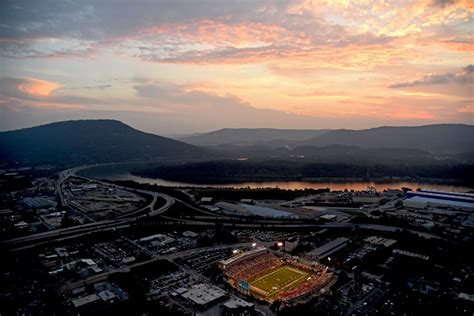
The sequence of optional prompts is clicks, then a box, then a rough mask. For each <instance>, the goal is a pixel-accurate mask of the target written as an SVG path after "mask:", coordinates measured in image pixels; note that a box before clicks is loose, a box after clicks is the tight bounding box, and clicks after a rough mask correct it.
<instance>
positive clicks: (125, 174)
mask: <svg viewBox="0 0 474 316" xmlns="http://www.w3.org/2000/svg"><path fill="white" fill-rule="evenodd" d="M128 170H129V169H128V168H122V167H120V166H113V167H111V166H108V167H92V168H88V169H84V170H82V171H80V172H79V174H81V175H84V176H87V177H92V178H97V179H108V180H112V181H116V180H132V181H136V182H139V183H149V184H157V185H163V186H178V187H188V186H192V187H215V188H223V187H233V188H247V187H250V188H252V189H256V188H276V187H278V188H280V189H291V190H295V189H321V188H329V189H331V191H343V190H346V189H347V190H354V191H362V190H366V189H367V187H368V186H372V187H375V188H376V189H377V191H383V190H385V189H400V188H402V187H406V188H410V189H412V190H416V189H418V188H423V189H430V190H438V191H456V192H468V191H474V188H472V187H466V186H458V185H452V184H438V183H428V182H414V181H390V182H387V181H384V182H376V181H311V182H308V181H277V182H268V181H267V182H240V183H224V184H222V183H219V184H212V183H209V184H202V183H200V184H193V183H185V182H177V181H168V180H163V179H151V178H145V177H140V176H135V175H132V174H130V172H129V171H128Z"/></svg>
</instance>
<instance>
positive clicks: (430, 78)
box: [389, 65, 474, 88]
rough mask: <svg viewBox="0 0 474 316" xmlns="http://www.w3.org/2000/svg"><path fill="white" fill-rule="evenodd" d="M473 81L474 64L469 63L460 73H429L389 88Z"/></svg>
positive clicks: (469, 82)
mask: <svg viewBox="0 0 474 316" xmlns="http://www.w3.org/2000/svg"><path fill="white" fill-rule="evenodd" d="M472 83H474V65H468V66H466V67H464V68H463V69H462V70H461V71H460V72H458V73H449V72H448V73H444V74H429V75H426V76H424V77H423V78H422V79H418V80H414V81H408V82H400V83H396V84H393V85H391V86H389V88H408V87H416V86H429V85H441V84H460V85H466V84H472Z"/></svg>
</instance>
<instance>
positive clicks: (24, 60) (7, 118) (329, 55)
mask: <svg viewBox="0 0 474 316" xmlns="http://www.w3.org/2000/svg"><path fill="white" fill-rule="evenodd" d="M473 15H474V5H473V2H471V1H455V0H419V1H383V0H380V1H377V0H364V1H349V0H333V1H265V0H258V1H257V0H255V1H233V0H215V1H211V0H204V1H197V0H185V1H184V0H169V1H151V0H150V1H143V0H138V1H122V0H116V1H113V0H107V1H100V0H98V1H75V0H70V1H51V0H46V1H34V0H31V1H21V0H20V1H18V0H14V1H9V0H2V1H1V2H0V129H1V130H9V129H17V128H22V127H28V126H33V125H37V124H40V123H47V122H53V121H59V120H65V119H77V118H115V119H120V120H122V121H124V122H125V123H128V124H131V125H132V126H134V127H136V128H139V129H143V130H146V131H150V132H155V133H160V134H164V135H168V134H175V133H192V132H204V131H211V130H215V129H219V128H223V127H276V128H305V129H307V128H311V129H319V128H354V129H360V128H368V127H375V126H380V125H424V124H435V123H467V124H474V121H473V102H474V101H473V96H474V84H473V83H474V82H473V79H474V55H473V52H474V24H473Z"/></svg>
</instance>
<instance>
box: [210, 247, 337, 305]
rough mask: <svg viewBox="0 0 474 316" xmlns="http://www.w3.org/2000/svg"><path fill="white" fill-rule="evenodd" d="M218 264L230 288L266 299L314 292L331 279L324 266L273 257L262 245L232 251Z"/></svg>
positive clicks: (294, 297)
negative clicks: (230, 254) (234, 253)
mask: <svg viewBox="0 0 474 316" xmlns="http://www.w3.org/2000/svg"><path fill="white" fill-rule="evenodd" d="M219 267H220V268H221V269H222V271H223V272H224V274H225V275H226V277H227V281H228V282H229V284H230V285H231V286H232V287H234V288H236V289H237V290H238V291H240V292H242V293H245V294H247V295H252V296H254V297H257V298H259V299H263V300H265V301H268V302H273V301H275V300H281V301H283V302H290V301H291V300H294V299H297V298H299V297H301V296H304V295H308V294H313V293H314V294H317V293H318V290H320V289H322V288H323V287H325V286H327V285H328V284H329V282H330V281H331V279H332V274H331V273H330V272H328V271H327V267H325V266H322V265H320V264H318V263H316V262H311V263H310V262H305V261H300V260H297V259H292V258H289V257H288V258H287V257H277V256H275V255H274V254H273V253H271V252H270V251H268V249H266V248H264V247H259V248H255V249H252V250H250V251H246V252H243V253H239V254H236V255H235V256H234V257H232V258H230V259H228V260H223V261H221V262H219Z"/></svg>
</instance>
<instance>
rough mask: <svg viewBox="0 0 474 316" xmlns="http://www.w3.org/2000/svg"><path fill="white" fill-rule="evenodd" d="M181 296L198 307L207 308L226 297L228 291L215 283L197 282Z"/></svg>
mask: <svg viewBox="0 0 474 316" xmlns="http://www.w3.org/2000/svg"><path fill="white" fill-rule="evenodd" d="M181 296H182V297H184V298H185V299H187V300H188V301H189V302H191V303H192V304H193V305H194V306H196V307H198V308H207V307H209V306H211V305H214V304H216V303H217V302H219V301H221V300H223V299H224V298H226V297H227V292H226V291H224V290H222V289H220V288H218V287H216V286H213V285H208V284H196V285H193V286H192V287H191V288H190V289H189V290H188V291H187V292H185V293H183V294H181Z"/></svg>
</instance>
